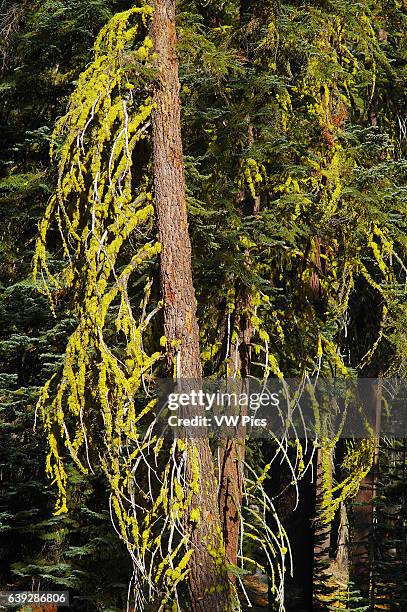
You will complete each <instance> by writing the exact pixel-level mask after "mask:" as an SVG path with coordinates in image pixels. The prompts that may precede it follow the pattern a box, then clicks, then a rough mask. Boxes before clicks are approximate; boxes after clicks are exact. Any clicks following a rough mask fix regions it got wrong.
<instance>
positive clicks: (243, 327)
mask: <svg viewBox="0 0 407 612" xmlns="http://www.w3.org/2000/svg"><path fill="white" fill-rule="evenodd" d="M247 120H248V122H249V126H248V142H249V144H250V145H251V144H253V142H254V130H253V126H252V125H251V123H250V118H249V117H247ZM250 197H251V196H250ZM244 201H245V194H244V192H243V191H242V193H240V194H239V198H238V202H237V204H238V206H240V207H241V208H242V209H243V210H242V212H243V213H244ZM259 211H260V197H259V196H256V197H255V198H254V202H252V203H251V211H250V212H251V214H253V215H256V214H257V213H258V212H259ZM245 259H246V262H247V266H248V267H250V254H249V252H248V251H246V252H245ZM235 289H236V304H235V312H236V318H235V321H234V328H237V330H238V336H237V339H236V340H232V341H231V343H230V347H229V350H230V355H229V374H228V376H229V378H231V379H237V378H240V380H241V382H240V385H241V388H240V389H234V391H236V392H237V393H247V392H248V389H247V388H246V387H247V382H246V381H245V378H247V376H249V374H250V362H251V343H252V337H253V327H252V324H251V311H252V308H253V304H252V295H251V291H250V289H249V288H247V287H246V286H244V285H242V283H236V287H235ZM237 384H239V383H237ZM244 434H245V432H244V431H241V435H240V434H239V435H237V438H236V439H226V438H225V439H223V440H221V441H220V444H219V451H218V461H219V473H220V479H219V480H220V482H219V512H220V518H221V522H222V530H223V537H224V540H225V547H226V557H227V560H228V562H229V563H230V564H231V565H237V556H238V550H239V533H240V514H241V503H242V491H243V463H244V458H245V435H244ZM229 578H230V580H231V582H232V583H235V582H236V578H235V576H234V575H232V574H230V575H229Z"/></svg>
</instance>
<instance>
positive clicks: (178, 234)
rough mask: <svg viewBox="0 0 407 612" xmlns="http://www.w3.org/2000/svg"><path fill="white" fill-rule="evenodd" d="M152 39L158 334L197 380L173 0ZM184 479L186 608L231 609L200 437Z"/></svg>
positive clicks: (199, 611) (161, 6)
mask: <svg viewBox="0 0 407 612" xmlns="http://www.w3.org/2000/svg"><path fill="white" fill-rule="evenodd" d="M152 36H153V41H154V47H155V53H156V56H155V57H156V59H155V68H156V70H157V73H158V74H157V87H156V93H155V103H156V109H155V112H154V118H153V165H154V186H155V203H156V212H157V223H158V234H159V240H160V242H161V245H162V252H161V264H160V279H161V291H162V296H163V301H164V308H163V311H164V332H165V336H166V339H167V347H168V365H169V369H170V370H171V375H172V372H173V370H174V368H175V371H176V377H177V378H183V379H193V380H199V379H201V376H202V368H201V361H200V350H199V328H198V322H197V318H196V300H195V292H194V287H193V282H192V266H191V243H190V238H189V232H188V220H187V205H186V196H185V176H184V165H183V154H182V139H181V122H180V99H179V87H180V86H179V78H178V62H177V58H176V50H175V49H176V26H175V0H155V14H154V18H153V27H152ZM186 453H187V458H186V479H187V482H192V479H193V474H194V471H195V473H196V470H197V469H198V472H199V481H198V487H197V490H196V491H195V490H194V492H193V497H192V503H191V508H190V509H191V510H192V509H193V508H197V509H199V511H200V520H198V521H194V522H193V523H191V522H190V521H188V517H186V519H185V529H186V530H187V531H188V533H189V536H190V546H191V547H192V549H193V551H194V552H193V555H192V557H191V560H190V563H189V569H190V572H189V575H188V580H189V582H188V587H189V595H190V608H189V609H190V610H192V612H225V611H227V610H230V609H231V593H230V588H229V582H228V577H227V569H226V559H225V550H224V544H223V538H222V530H221V524H220V517H219V510H218V499H217V493H218V489H217V483H216V478H215V471H214V462H213V457H212V453H211V450H210V447H209V442H208V439H207V438H206V437H201V438H199V439H192V440H188V444H187V450H186Z"/></svg>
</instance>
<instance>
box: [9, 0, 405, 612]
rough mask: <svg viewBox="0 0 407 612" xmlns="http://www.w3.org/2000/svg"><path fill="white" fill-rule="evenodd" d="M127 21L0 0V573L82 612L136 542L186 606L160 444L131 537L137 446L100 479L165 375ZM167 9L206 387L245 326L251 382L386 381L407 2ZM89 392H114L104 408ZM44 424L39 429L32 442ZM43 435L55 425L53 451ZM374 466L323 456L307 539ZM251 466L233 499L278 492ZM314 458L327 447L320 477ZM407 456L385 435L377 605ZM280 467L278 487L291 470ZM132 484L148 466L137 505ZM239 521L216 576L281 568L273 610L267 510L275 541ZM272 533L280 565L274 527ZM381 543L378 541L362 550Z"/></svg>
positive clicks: (148, 177) (283, 546) (354, 458)
mask: <svg viewBox="0 0 407 612" xmlns="http://www.w3.org/2000/svg"><path fill="white" fill-rule="evenodd" d="M133 4H134V3H131V2H127V1H117V2H114V1H111V2H109V1H106V0H83V1H78V0H58V1H56V0H38V1H36V0H24V2H21V3H19V4H17V3H15V2H13V1H12V0H3V2H2V3H1V5H0V6H1V17H0V32H1V35H2V36H1V42H0V62H1V66H0V67H1V80H0V130H1V132H0V139H1V158H0V161H1V170H0V172H1V174H0V177H1V178H0V227H1V240H0V252H1V263H0V359H1V364H2V366H1V374H0V397H1V418H0V453H1V459H0V464H1V481H2V488H1V490H0V531H1V545H0V556H1V560H2V569H1V573H0V581H1V585H2V588H5V587H7V588H9V587H11V586H13V588H27V587H28V586H29V585H30V586H31V584H33V585H38V584H41V586H42V588H45V587H47V588H62V587H64V586H66V587H69V588H71V589H72V590H73V592H75V593H76V594H78V595H79V598H78V600H77V603H76V607H77V609H87V610H94V609H103V610H106V609H112V610H113V609H123V607H124V606H125V605H126V601H127V590H128V581H129V580H130V576H131V573H132V570H133V568H134V562H135V559H134V555H135V552H134V551H140V550H144V553H146V555H145V556H146V563H147V564H148V563H149V562H150V561H149V558H148V553H150V552H151V550H157V554H158V557H159V558H160V559H161V563H162V564H163V565H161V566H160V565H159V564H158V561H157V567H155V570H154V571H155V572H156V575H155V577H156V576H158V578H159V579H160V576H161V575H162V581H163V584H164V583H165V590H166V596H169V593H172V592H173V590H174V589H175V587H176V586H177V583H178V582H179V583H180V589H181V590H180V597H181V598H182V597H183V596H184V591H183V590H182V589H183V588H184V587H183V586H182V583H183V580H184V578H185V576H186V573H187V572H185V569H186V566H187V563H188V560H189V556H188V555H189V553H188V547H187V544H186V543H185V542H184V540H182V541H181V544H179V543H177V546H178V547H177V546H175V545H174V548H172V549H171V548H170V547H168V554H167V553H163V552H162V550H161V546H160V542H159V540H157V538H158V537H159V536H158V534H159V533H160V532H161V531H163V532H164V528H163V525H164V526H165V529H168V533H169V534H170V535H169V536H168V535H167V536H165V537H170V538H172V535H171V534H172V533H173V531H174V529H175V528H176V526H177V525H178V523H177V521H178V520H179V517H178V514H177V513H179V512H181V513H182V512H183V511H185V512H187V511H188V496H187V495H185V496H184V494H181V493H180V492H178V493H177V491H175V493H174V492H173V491H172V488H171V487H173V486H174V483H175V487H176V485H177V483H178V481H177V480H176V479H175V480H171V478H173V475H172V474H169V472H170V467H169V466H171V465H172V464H171V462H170V460H168V449H166V448H165V447H164V448H161V446H159V445H155V446H154V448H153V447H152V452H153V453H155V456H156V457H158V459H157V461H158V464H159V468H160V469H162V473H163V475H164V476H163V481H164V484H163V485H162V487H161V488H160V487H158V490H157V491H154V495H153V496H152V497H151V498H150V497H149V496H148V495H146V496H144V498H143V502H142V506H143V510H142V516H143V519H142V521H141V522H137V521H135V522H132V518H131V516H130V515H131V512H129V509H128V507H127V506H126V503H125V499H126V492H127V491H128V488H126V487H128V486H129V478H126V477H123V473H125V472H126V470H127V471H128V470H129V469H130V467H131V466H130V464H129V461H133V462H136V461H137V460H138V459H137V453H136V452H134V454H133V455H132V456H131V459H130V460H128V459H126V460H125V461H124V462H123V464H122V465H120V466H119V467H118V462H117V457H118V456H119V454H120V451H119V450H118V449H121V447H122V444H128V443H129V440H130V441H132V440H133V438H132V436H133V435H134V430H133V429H132V427H133V424H134V423H135V422H136V423H137V422H138V420H139V419H140V418H142V419H143V418H144V419H146V418H148V414H150V412H152V411H153V410H154V407H153V404H149V403H148V401H146V400H145V398H143V384H145V381H146V380H148V382H149V384H151V382H152V381H154V379H155V378H158V377H159V376H160V375H162V374H163V372H165V359H164V355H165V352H166V349H167V348H168V347H167V346H166V339H165V338H164V337H163V332H162V325H161V322H160V321H161V319H160V316H161V314H160V313H161V309H162V301H161V296H160V294H159V285H158V280H157V279H158V275H159V251H160V245H159V244H158V242H157V231H156V220H155V212H154V205H153V204H154V185H153V177H152V143H151V114H152V113H153V111H154V103H153V95H154V83H155V79H156V74H155V71H154V69H153V67H152V65H151V54H152V53H153V49H152V42H151V38H150V36H149V32H148V27H149V21H148V20H149V19H150V18H151V11H150V7H149V4H148V3H144V2H142V3H138V4H137V8H135V7H134V6H133ZM177 5H178V21H177V31H178V43H177V44H178V47H177V48H178V57H179V67H180V81H181V109H182V134H183V147H184V164H185V173H186V184H187V200H188V214H189V222H190V235H191V240H192V264H193V278H194V285H195V290H196V295H197V313H198V322H199V326H200V336H201V360H202V364H203V369H204V374H205V376H208V377H221V376H228V375H230V373H231V369H233V354H231V353H232V352H233V350H236V354H237V351H238V349H236V346H239V333H240V331H241V326H242V321H243V320H245V321H246V324H247V321H249V324H248V325H249V326H250V333H251V338H250V375H253V376H256V377H258V378H260V379H262V378H264V377H267V376H274V377H278V378H282V377H283V376H284V377H294V376H303V375H304V374H308V375H315V374H318V375H321V376H327V377H333V376H339V377H345V378H346V377H351V376H362V377H363V376H365V377H373V378H375V377H378V376H379V375H380V376H404V375H405V368H406V356H407V337H406V323H407V315H406V301H405V298H406V278H407V277H406V274H407V269H406V260H405V251H406V246H407V244H406V235H407V231H406V203H407V197H406V170H407V164H406V158H405V156H406V142H407V124H406V117H405V109H406V78H407V74H406V31H407V15H406V6H405V2H403V1H399V0H391V1H388V0H386V1H385V0H378V1H375V2H373V0H364V1H363V2H354V3H349V2H344V1H343V0H318V1H313V2H305V1H304V2H296V1H294V0H293V1H291V2H289V1H287V2H285V1H283V0H264V1H260V0H259V1H258V2H253V1H249V0H246V1H243V0H241V1H238V0H227V1H226V2H221V3H220V2H218V1H216V2H215V1H213V0H208V1H206V2H198V1H197V0H190V1H188V2H186V1H185V2H184V1H183V0H180V1H179V2H178V3H177ZM123 11H124V12H123ZM89 126H90V127H89ZM88 128H89V130H88ZM78 131H79V133H82V136H83V140H82V143H80V146H79V147H78V139H77V137H78ZM50 146H51V156H50V152H49V151H50ZM92 233H93V238H92V239H89V236H90V235H92ZM61 236H62V237H61ZM101 241H102V242H104V241H106V245H105V247H104V249H105V250H104V251H103V252H104V257H103V254H102V257H101V256H100V255H101V252H102V250H103V249H102V248H101ZM36 245H37V246H36ZM33 267H34V276H36V279H35V280H33V274H32V273H33ZM39 289H40V290H39ZM41 291H42V293H41ZM95 355H97V356H96V357H95ZM236 359H237V357H236ZM96 366H97V367H96ZM106 389H109V390H112V389H113V390H114V401H113V400H111V403H109V402H108V401H107V402H104V400H103V398H104V397H107V395H108V394H107V391H106ZM41 390H42V391H41ZM40 397H41V398H42V400H41V402H40V405H39V407H37V409H36V406H37V402H38V399H39V398H40ZM143 401H144V404H143ZM140 405H144V406H147V408H146V409H145V411H143V412H142V414H141V415H140V413H138V412H137V410H139V406H140ZM52 406H53V408H52ZM112 406H113V408H112ZM129 406H130V409H129ZM83 414H85V415H86V416H85V421H83V419H82V415H83ZM36 417H37V419H39V420H41V418H43V419H44V420H45V430H46V433H47V436H45V435H43V433H42V430H41V429H40V428H39V427H37V428H36V429H35V431H34V422H35V420H36ZM56 422H57V423H59V424H62V423H64V427H65V429H64V432H63V433H62V435H61V436H56V435H55V427H54V426H55V423H56ZM78 423H79V426H78ZM96 432H104V435H102V434H100V435H98V434H97V433H96ZM47 437H48V440H47V439H46V438H47ZM88 439H89V440H90V442H89V446H88ZM133 441H134V440H133ZM64 444H65V447H66V449H65V450H62V449H63V447H64ZM403 449H404V450H403ZM179 450H181V451H182V449H179ZM374 450H375V447H374V445H372V443H366V442H362V443H359V444H356V446H355V445H349V446H348V447H346V448H338V449H337V453H338V455H339V456H341V454H344V456H345V459H344V461H343V464H342V467H341V469H339V466H338V469H337V473H336V474H332V473H331V472H330V470H329V469H328V470H327V471H326V477H325V479H324V480H323V483H322V488H323V491H322V505H321V508H320V515H319V517H317V519H318V521H319V522H320V523H321V524H326V523H328V524H329V525H334V524H335V521H337V520H338V512H339V511H340V509H341V507H342V505H343V504H344V503H346V505H347V508H348V511H349V515H350V517H352V511H351V500H352V499H353V498H354V496H355V495H356V494H357V492H358V489H359V485H360V482H361V481H362V480H363V478H364V477H366V475H367V474H368V473H369V471H370V468H371V466H372V461H373V454H374ZM68 451H69V452H68ZM302 452H303V449H302V447H301V445H300V444H297V445H295V446H294V448H293V450H292V453H293V456H294V460H293V462H294V464H295V468H296V470H297V474H296V477H297V478H298V481H299V482H300V480H301V479H302V478H306V476H305V475H304V474H305V466H306V462H307V457H303V456H302ZM403 452H404V455H403ZM166 453H167V455H166ZM269 453H270V449H269V448H268V447H267V445H266V444H264V443H254V442H253V441H251V442H249V443H248V445H247V449H246V463H247V468H246V469H247V487H248V492H249V493H248V495H249V496H250V491H252V492H253V496H254V495H256V496H260V498H261V496H263V499H265V498H264V495H267V499H268V500H270V498H269V497H268V495H269V494H270V496H271V493H270V491H271V490H272V486H271V485H269V484H266V485H265V488H264V489H263V488H262V487H263V481H264V482H266V483H267V482H268V481H270V480H271V481H272V480H273V479H276V478H277V477H276V469H277V468H278V463H277V464H275V463H273V464H272V465H271V463H270V462H269ZM331 455H332V447H331V446H330V445H329V444H327V446H326V447H324V446H323V447H322V457H323V461H325V462H326V463H327V462H329V461H330V458H331ZM46 456H48V460H47V461H48V463H47V467H48V472H49V473H51V474H52V477H53V480H54V482H53V483H52V484H51V483H49V482H48V481H47V478H46V474H45V457H46ZM400 457H401V459H400ZM167 460H168V462H167ZM405 465H406V456H405V446H404V447H403V443H402V442H400V443H397V442H394V444H393V442H390V441H389V442H388V443H386V444H385V445H383V449H382V451H381V466H382V470H383V472H382V474H383V475H382V477H381V479H380V485H379V494H378V496H377V500H376V502H375V503H376V513H377V521H376V522H377V526H376V533H377V545H376V552H375V558H374V560H375V563H374V568H373V573H374V575H375V584H376V585H379V586H378V587H377V589H376V591H375V595H374V596H377V598H379V599H380V598H382V599H384V600H385V601H386V602H387V605H388V606H390V607H389V609H390V610H401V609H403V608H402V606H403V602H404V603H405V601H406V585H405V578H404V579H400V580H399V581H397V584H395V582H396V581H394V583H393V578H391V579H390V578H389V576H390V575H391V572H390V570H389V568H390V567H391V566H392V565H393V563H394V555H395V554H396V556H397V560H398V566H397V567H398V571H399V572H400V576H403V572H404V575H405V570H406V563H407V560H406V553H405V551H406V533H405V521H406V512H407V507H406V482H405V481H404V475H405ZM285 470H287V468H281V473H280V474H279V476H278V478H279V479H281V483H282V485H283V486H284V485H285V484H286V483H285V480H289V479H290V478H291V474H289V473H288V474H287V473H285ZM150 477H151V473H150V474H149V473H148V472H144V473H142V474H141V475H140V478H141V481H140V483H141V484H140V488H142V487H143V486H145V487H147V488H148V485H147V482H150V480H149V478H150ZM144 479H145V480H144ZM260 479H261V482H260ZM55 481H59V482H58V485H59V492H60V496H59V498H58V492H57V490H56V489H57V487H56V486H55V484H56V483H55ZM259 482H260V485H261V486H259ZM178 486H179V483H178ZM193 486H194V485H193V483H192V486H191V489H193ZM270 487H271V488H270ZM299 487H300V492H301V485H299ZM111 493H112V494H113V500H114V508H113V510H112V509H111V508H110V509H109V496H110V495H111ZM150 493H151V491H150ZM171 495H172V498H171ZM166 496H170V501H168V499H167V497H166ZM177 496H178V497H177ZM248 499H249V497H248ZM67 500H68V504H66V502H67ZM140 503H141V502H140ZM270 503H272V502H271V500H270ZM274 503H275V505H274V504H273V503H272V506H269V505H268V511H269V510H270V507H272V508H273V510H276V516H277V511H278V514H279V515H280V514H281V516H285V515H286V514H287V513H288V512H289V511H288V510H287V508H285V507H284V503H283V502H282V501H281V499H276V500H275V502H274ZM288 505H289V504H288V502H287V507H288ZM55 509H56V513H54V511H55ZM392 509H393V510H392ZM66 510H69V511H68V513H65V511H66ZM245 511H246V512H247V513H248V514H246V517H245V520H246V523H247V530H246V538H245V541H244V543H243V545H242V546H243V547H242V549H241V550H240V553H241V555H242V556H245V557H246V558H247V559H249V558H250V559H251V560H249V561H248V562H247V559H245V562H246V564H243V565H239V567H237V568H235V569H234V571H235V573H236V576H237V577H238V579H239V581H240V580H241V578H242V577H243V576H244V575H245V572H251V573H252V572H253V573H254V572H255V571H256V568H259V567H260V568H261V571H264V572H266V571H271V569H270V566H273V564H272V563H268V561H267V555H268V554H269V555H270V554H271V556H272V555H273V554H275V556H276V557H277V556H278V555H282V559H281V561H280V562H278V563H276V564H275V566H274V569H275V571H276V575H277V578H276V581H275V590H274V597H276V596H277V599H279V600H280V602H281V600H282V591H279V590H278V589H279V587H278V584H279V580H278V578H279V576H278V574H279V572H282V571H283V568H284V564H285V557H286V555H288V556H289V544H288V543H286V541H285V538H286V533H285V530H284V525H281V524H280V519H277V520H276V519H275V518H274V520H272V519H271V518H270V516H268V519H267V520H268V526H267V524H266V525H265V526H264V525H263V524H262V523H261V521H259V522H258V521H257V519H258V517H257V516H254V515H253V502H252V501H251V502H250V503H248V504H247V508H246V510H245ZM250 512H251V513H252V514H250ZM111 514H112V515H114V516H115V517H116V520H117V521H118V525H119V526H118V531H119V535H121V536H122V539H124V540H125V543H123V542H122V541H121V540H120V537H118V536H117V534H116V533H115V531H114V530H113V528H112V525H111V518H112V516H111ZM166 515H168V516H170V517H172V518H171V520H169V522H168V521H167V520H166V519H162V517H163V516H164V517H165V516H166ZM253 516H254V518H253ZM394 517H396V518H394ZM195 520H199V517H198V516H197V515H196V514H195V515H194V517H193V518H191V521H192V522H194V521H195ZM160 521H161V522H160ZM318 521H317V522H318ZM150 524H151V525H153V527H151V530H150ZM276 526H277V531H276V533H277V536H275V535H272V536H271V538H273V537H275V539H276V540H278V546H277V545H276V548H274V544H273V543H270V542H269V539H268V532H267V529H270V531H271V532H272V534H274V530H275V529H276ZM264 528H265V529H266V535H264V531H263V535H262V532H261V530H262V529H263V530H264ZM332 529H334V527H332ZM335 529H336V528H335ZM403 529H404V531H403ZM389 530H390V532H391V533H392V537H391V542H392V544H393V545H392V547H391V548H390V547H388V548H387V549H386V550H385V548H386V547H385V546H383V545H382V544H381V542H380V540H381V535H380V534H386V533H389ZM163 537H164V536H163ZM131 538H133V541H132V543H130V546H129V540H130V539H131ZM166 542H167V540H166ZM253 542H254V544H253ZM260 542H261V545H260V546H259V543H260ZM178 544H179V545H178ZM154 546H155V547H156V548H154ZM257 548H258V550H256V549H257ZM294 548H295V546H294ZM127 549H129V550H130V552H131V553H132V554H133V567H132V563H131V558H129V557H128V550H127ZM260 549H261V550H262V552H261V553H260V554H259V550H260ZM394 551H396V552H395V553H394ZM403 551H404V552H403ZM331 552H332V554H336V551H331ZM403 555H404V556H403ZM294 556H295V555H294ZM174 559H177V563H175V565H174V566H173V565H172V561H173V560H174ZM137 562H138V558H137ZM166 564H168V568H167V566H166ZM164 569H165V571H164ZM170 569H171V571H170ZM287 570H288V573H289V572H290V570H291V568H290V564H289V563H287ZM143 571H144V568H143ZM280 577H281V576H280ZM294 579H295V564H294ZM403 580H404V582H403ZM294 581H295V580H294ZM151 582H154V580H153V581H151V576H149V577H148V579H147V581H146V583H147V584H148V585H150V588H151ZM283 582H284V580H283V581H282V583H283ZM289 584H290V583H289ZM390 584H392V585H393V586H392V587H390V586H389V585H390ZM174 585H175V586H174ZM383 585H385V586H383ZM154 588H155V587H154ZM163 588H164V587H163ZM291 588H292V590H293V591H295V588H294V587H291ZM153 590H154V589H153ZM389 591H391V592H389ZM150 592H151V591H150ZM349 592H350V591H349ZM288 596H289V597H290V593H289V594H288ZM340 597H345V599H346V593H345V595H343V593H342V594H341V595H340ZM340 597H339V598H340ZM353 597H354V600H353V601H351V600H352V597H349V595H348V602H347V604H346V608H345V609H357V607H358V606H359V607H361V606H362V605H363V601H362V600H361V599H359V596H358V594H357V591H356V590H355V593H354V595H353ZM242 600H243V601H244V598H243V597H242ZM152 605H153V606H154V605H156V604H154V603H153V604H152ZM372 605H374V604H372ZM153 609H155V608H153ZM156 609H158V608H156Z"/></svg>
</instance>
